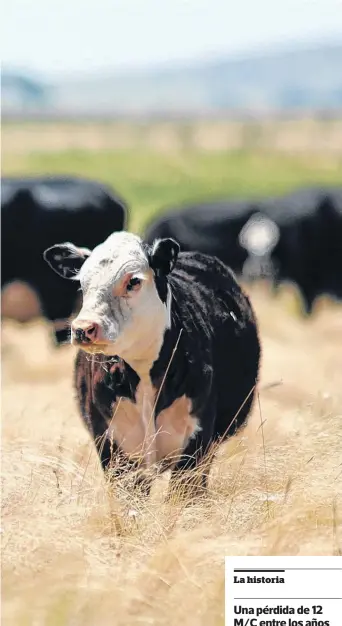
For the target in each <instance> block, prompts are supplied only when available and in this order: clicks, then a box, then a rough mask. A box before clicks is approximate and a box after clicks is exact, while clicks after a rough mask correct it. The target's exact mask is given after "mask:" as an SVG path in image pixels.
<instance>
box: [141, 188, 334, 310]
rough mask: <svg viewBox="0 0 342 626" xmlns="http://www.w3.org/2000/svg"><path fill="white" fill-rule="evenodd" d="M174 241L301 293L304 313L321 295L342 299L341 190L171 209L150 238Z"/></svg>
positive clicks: (149, 232)
mask: <svg viewBox="0 0 342 626" xmlns="http://www.w3.org/2000/svg"><path fill="white" fill-rule="evenodd" d="M162 237H171V238H172V237H173V238H175V239H176V240H177V241H178V242H179V244H180V246H181V249H182V250H184V251H198V252H203V253H205V254H209V255H212V256H217V257H218V258H219V259H220V260H221V261H223V262H224V263H226V264H228V265H229V266H230V267H231V268H232V269H233V270H234V272H235V273H236V274H237V275H238V276H239V277H243V278H244V279H246V280H254V279H255V278H266V279H268V280H270V281H271V282H272V283H273V286H274V288H275V290H276V289H277V287H278V286H279V284H280V283H282V282H292V283H295V284H296V286H297V287H298V288H299V290H300V293H301V296H302V301H303V313H304V314H310V313H312V310H313V306H314V303H315V300H316V298H317V297H318V296H319V295H321V294H327V295H330V296H332V297H335V298H337V299H341V298H342V247H341V245H340V242H341V239H342V188H341V187H332V188H326V189H324V188H322V189H320V188H318V187H312V188H307V189H305V188H304V189H297V190H295V191H294V192H291V193H289V194H287V195H284V196H279V197H272V198H259V199H254V200H248V199H245V200H229V201H224V200H222V201H211V202H210V201H208V202H202V203H195V204H193V205H189V206H185V207H183V209H169V210H164V212H163V214H162V215H161V217H160V218H159V219H158V220H156V221H155V222H152V223H151V224H150V225H149V226H148V227H147V229H146V231H145V235H144V239H145V240H146V241H147V242H148V243H151V242H153V241H154V239H156V238H162Z"/></svg>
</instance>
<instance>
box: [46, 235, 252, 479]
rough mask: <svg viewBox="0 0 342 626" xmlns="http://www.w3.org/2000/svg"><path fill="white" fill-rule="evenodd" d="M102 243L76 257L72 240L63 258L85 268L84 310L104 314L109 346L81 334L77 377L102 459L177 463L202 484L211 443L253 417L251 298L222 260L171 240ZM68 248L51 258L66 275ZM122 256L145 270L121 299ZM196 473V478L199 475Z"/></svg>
mask: <svg viewBox="0 0 342 626" xmlns="http://www.w3.org/2000/svg"><path fill="white" fill-rule="evenodd" d="M107 242H108V240H107ZM115 242H117V248H116V247H115ZM65 245H67V246H69V247H70V244H65ZM102 246H103V247H102V249H101V250H100V252H99V250H98V249H95V251H94V252H92V253H90V251H89V256H88V258H87V260H84V258H83V257H84V250H81V251H80V254H79V255H78V256H77V260H76V263H77V267H76V265H74V264H73V259H75V250H74V249H72V250H71V256H69V258H68V261H67V262H68V268H69V274H70V276H71V277H72V278H74V279H75V277H76V278H78V277H79V278H80V279H81V286H82V289H83V293H84V294H85V300H84V307H85V310H86V314H87V316H89V315H91V316H92V319H93V318H94V319H95V318H96V320H97V321H98V322H99V323H100V324H101V332H102V335H101V337H102V339H101V342H102V343H101V346H100V348H101V349H99V352H102V355H101V356H100V357H98V355H97V354H96V350H97V348H96V341H95V342H94V344H91V345H89V344H88V345H82V346H81V348H82V350H81V351H80V352H79V353H78V355H77V358H76V366H75V380H76V389H77V393H78V399H79V405H80V410H81V414H82V416H83V419H84V420H85V422H86V423H87V425H88V427H89V429H90V431H91V433H92V435H93V437H94V439H95V440H96V441H97V443H98V445H97V449H98V451H99V454H100V457H101V461H102V466H103V468H104V469H105V470H107V469H108V467H109V466H110V464H111V462H112V463H114V464H115V458H116V459H117V458H120V459H122V458H125V459H126V460H127V462H128V464H125V467H128V468H132V467H138V468H143V469H148V468H151V467H155V466H158V464H159V465H161V466H162V467H163V468H166V467H171V468H172V478H173V479H174V478H176V477H177V476H178V477H179V476H184V474H186V477H187V478H186V480H187V481H188V480H189V477H190V478H191V476H193V477H195V475H196V476H197V478H198V476H200V480H199V483H200V486H201V487H203V486H206V484H207V478H208V472H209V466H210V461H211V458H212V455H210V454H209V451H210V449H211V447H212V445H213V444H214V443H215V442H219V441H222V440H224V439H225V438H226V437H228V436H231V435H233V434H234V433H235V432H236V431H237V430H238V428H239V427H240V426H242V425H243V424H244V423H245V422H246V420H247V417H248V414H249V412H250V410H251V406H252V403H253V400H254V397H255V388H256V384H257V381H258V373H259V362H260V344H259V338H258V330H257V322H256V319H255V315H254V312H253V310H252V307H251V304H250V301H249V299H248V297H247V296H246V295H245V294H244V293H243V291H242V290H241V288H240V286H239V285H238V283H237V281H236V279H235V276H234V274H233V272H232V271H231V270H230V269H229V268H228V267H227V266H225V265H224V264H223V263H222V262H220V261H219V260H217V259H216V258H214V257H208V256H206V255H203V254H200V253H182V252H180V253H179V246H178V244H177V243H176V242H175V241H173V240H172V239H165V240H160V241H156V242H155V243H154V244H153V246H149V245H147V244H146V243H144V242H143V241H141V240H140V239H139V238H137V237H136V236H135V235H130V234H129V233H115V234H114V235H112V236H111V241H110V245H106V242H104V244H102ZM120 246H121V250H120V253H119V254H116V255H115V250H116V252H118V248H120ZM61 247H62V249H63V250H64V252H65V250H66V248H65V247H64V248H63V244H62V246H60V245H59V246H55V247H53V248H52V249H49V251H47V252H46V259H47V261H48V262H49V263H50V265H51V266H52V267H53V268H54V269H55V270H56V271H58V272H60V273H61V275H64V273H65V269H64V267H65V264H63V258H64V257H63V255H61ZM98 248H100V246H98ZM93 255H94V257H95V258H93V261H92V262H91V259H92V257H93ZM114 257H115V263H114V262H113V258H114ZM55 259H56V260H55ZM88 261H89V263H88ZM87 263H88V267H87V266H86V264H87ZM70 264H71V265H70ZM71 266H72V267H71ZM80 267H81V269H80ZM110 267H112V269H111V270H110V269H109V268H110ZM123 267H124V268H125V271H126V272H127V271H129V272H130V275H132V273H133V274H135V275H139V276H142V277H143V279H142V283H143V284H142V287H141V289H140V294H135V295H134V296H132V298H128V297H127V296H122V297H121V300H122V298H124V301H121V300H120V297H119V298H118V297H117V295H115V296H112V295H110V294H111V293H113V289H114V290H115V289H116V287H115V285H116V284H117V282H116V281H120V280H122V276H123V275H124V274H125V272H123V271H121V270H122V268H123ZM120 268H121V269H120ZM74 271H75V272H76V276H75V275H74V274H73V272H74ZM77 272H79V273H78V274H77ZM82 272H83V274H82ZM111 272H113V273H114V274H115V276H113V275H112V274H111ZM110 276H112V279H111V278H110ZM149 279H151V280H152V282H149ZM82 281H83V283H82ZM87 281H88V282H87ZM92 281H94V282H92ZM144 281H146V282H145V284H144ZM87 289H88V291H87ZM144 289H146V292H145V294H144V291H143V290H144ZM111 290H112V291H111ZM90 292H91V295H90V298H89V299H88V301H87V297H86V296H87V294H88V295H89V293H90ZM114 293H116V292H115V291H114ZM99 294H100V296H101V297H100V296H99ZM146 294H147V295H148V297H149V298H150V302H149V300H148V298H147V296H146ZM139 298H140V299H139ZM126 300H127V301H126ZM157 300H158V301H159V304H158V302H157ZM160 305H162V306H160ZM163 311H164V312H163ZM110 312H111V313H110ZM110 314H112V315H113V320H114V321H113V323H112V325H111V324H110V320H109V316H110ZM82 315H84V313H82V311H81V313H80V314H79V316H78V318H80V317H81V318H82ZM101 315H102V316H103V317H102V318H101ZM120 316H121V317H120ZM74 324H75V326H77V320H75V321H74ZM142 335H143V336H142ZM126 337H127V344H126V345H125V338H126ZM134 338H136V350H135V345H134ZM132 341H133V343H132ZM106 342H107V343H106ZM105 343H106V345H105ZM175 348H176V349H175ZM85 350H86V351H88V352H90V353H92V355H94V354H96V357H97V358H96V359H95V360H94V357H89V356H88V355H87V354H86V352H85ZM110 355H118V357H119V358H118V357H116V363H117V364H120V366H119V367H118V366H115V367H113V366H112V365H111V360H110ZM144 355H145V356H144ZM114 361H115V359H114ZM114 361H113V362H114ZM94 362H95V364H96V365H95V372H96V376H95V378H94V377H93V378H92V376H91V371H92V372H93V374H94ZM99 362H100V363H102V364H100V365H99ZM94 381H95V382H94ZM119 397H120V398H121V400H120V402H118V398H119ZM113 415H114V417H113ZM106 437H107V438H106ZM110 439H112V444H113V445H112V447H111V446H110V444H109V440H110ZM100 441H102V443H101V445H99V442H100ZM136 444H137V445H136ZM113 457H114V458H113ZM204 461H207V463H204ZM120 465H121V460H120V464H119V468H120ZM122 467H123V465H122ZM116 468H117V469H118V464H117V463H116ZM196 468H197V469H198V470H200V472H194V470H196ZM193 482H194V483H196V485H197V487H198V484H199V483H198V480H197V481H196V480H194V481H193ZM190 484H191V481H190V483H189V485H190ZM145 485H146V483H145ZM149 486H150V483H149V482H148V486H147V491H149Z"/></svg>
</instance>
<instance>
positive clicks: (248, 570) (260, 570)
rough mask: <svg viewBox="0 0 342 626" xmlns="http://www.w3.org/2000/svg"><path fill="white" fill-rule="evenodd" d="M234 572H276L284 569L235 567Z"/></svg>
mask: <svg viewBox="0 0 342 626" xmlns="http://www.w3.org/2000/svg"><path fill="white" fill-rule="evenodd" d="M234 572H266V573H270V574H272V573H273V574H274V573H276V572H282V573H283V572H285V570H284V569H235V570H234Z"/></svg>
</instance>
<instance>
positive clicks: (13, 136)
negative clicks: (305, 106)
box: [2, 117, 342, 163]
mask: <svg viewBox="0 0 342 626" xmlns="http://www.w3.org/2000/svg"><path fill="white" fill-rule="evenodd" d="M2 142H3V152H4V155H5V161H6V163H8V162H9V163H11V162H12V160H13V159H14V162H18V159H19V158H20V155H26V154H28V153H32V152H35V151H38V152H45V153H49V152H52V153H53V152H58V151H61V150H80V151H88V152H103V151H104V152H106V151H110V150H132V149H133V150H134V149H135V150H141V149H143V150H151V151H156V152H157V153H166V154H175V153H176V154H177V153H179V152H182V151H184V150H199V151H209V152H217V151H225V150H227V151H230V150H233V151H234V150H257V151H260V150H261V151H262V150H266V151H278V152H283V153H290V154H298V153H299V154H300V153H306V154H311V155H312V154H313V153H316V154H321V155H322V154H324V155H325V156H326V157H327V156H329V155H331V156H334V155H335V156H336V155H341V152H342V120H341V119H340V118H339V117H337V118H336V119H326V120H324V119H315V118H310V117H304V118H299V119H288V120H287V119H283V120H282V119H280V120H279V119H272V118H269V119H268V118H266V119H260V120H252V121H246V122H242V121H234V120H229V119H227V120H224V119H223V120H220V119H216V120H205V119H201V120H198V121H187V122H182V121H180V122H175V121H164V122H155V121H154V122H144V121H141V122H134V121H128V122H127V121H124V120H118V121H105V122H91V121H88V122H82V121H78V122H77V121H73V122H69V123H68V122H58V121H52V122H49V121H46V122H22V123H17V122H14V123H5V124H4V125H3V129H2Z"/></svg>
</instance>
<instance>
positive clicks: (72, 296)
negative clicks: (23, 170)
mask: <svg viewBox="0 0 342 626" xmlns="http://www.w3.org/2000/svg"><path fill="white" fill-rule="evenodd" d="M126 219H127V207H126V204H125V202H124V201H123V200H122V199H121V198H120V197H118V196H117V195H116V194H114V193H113V192H112V190H111V189H109V188H108V187H106V185H103V184H101V183H97V182H94V181H91V180H86V179H82V178H78V177H64V176H53V177H52V176H49V177H39V178H2V180H1V222H2V228H1V270H2V271H1V289H2V296H3V307H2V315H3V317H5V316H6V315H8V316H11V317H15V318H16V319H17V320H19V321H26V320H27V319H29V318H30V317H33V316H35V315H39V313H40V311H41V312H42V314H43V315H44V316H45V317H46V318H47V319H48V320H50V321H52V322H53V323H54V328H55V339H56V343H57V345H60V344H62V343H65V342H66V340H67V339H68V335H69V324H68V318H69V317H70V315H71V314H72V313H73V312H74V310H75V309H77V306H78V300H79V293H78V285H77V283H74V282H73V281H66V280H63V278H61V277H59V276H58V275H57V274H53V273H51V272H50V271H49V268H48V267H47V265H46V263H45V262H44V259H43V256H42V255H43V252H44V250H45V249H46V248H47V247H49V246H51V245H52V244H53V243H54V242H55V241H59V240H63V241H64V240H68V241H69V240H70V241H74V242H76V244H79V245H81V244H82V245H85V246H87V247H88V248H90V249H92V248H94V247H95V246H97V245H98V244H99V243H100V242H101V241H103V240H104V239H106V238H107V237H108V236H109V235H110V234H111V233H113V232H114V231H121V230H123V228H124V227H125V224H126ZM17 281H19V284H20V285H21V290H20V291H18V294H19V302H18V298H17V300H16V302H15V305H16V306H15V307H13V302H14V300H15V299H13V297H12V298H9V299H7V298H4V295H5V293H6V292H8V293H9V292H10V289H9V286H10V285H11V283H13V282H15V283H16V284H17ZM34 294H36V295H37V297H38V300H39V302H37V306H36V307H35V306H34V303H33V300H34ZM27 295H29V296H30V297H29V298H27ZM18 304H19V310H14V309H18Z"/></svg>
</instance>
